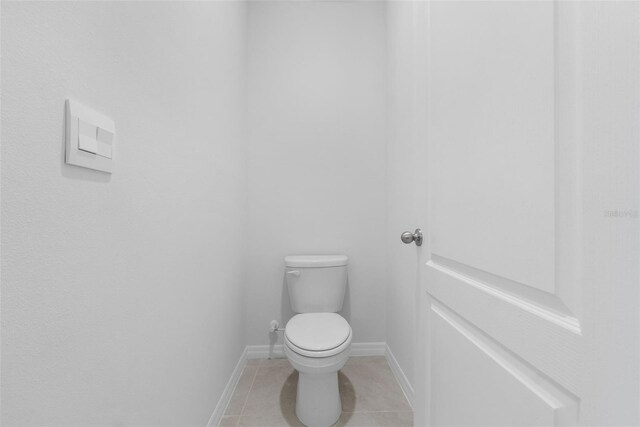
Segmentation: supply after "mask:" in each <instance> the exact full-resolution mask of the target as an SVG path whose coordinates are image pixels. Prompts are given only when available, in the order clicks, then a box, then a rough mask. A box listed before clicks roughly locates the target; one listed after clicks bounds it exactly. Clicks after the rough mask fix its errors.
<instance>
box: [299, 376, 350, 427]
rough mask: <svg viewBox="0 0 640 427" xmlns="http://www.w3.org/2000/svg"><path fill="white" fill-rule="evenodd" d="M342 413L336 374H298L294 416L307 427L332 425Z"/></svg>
mask: <svg viewBox="0 0 640 427" xmlns="http://www.w3.org/2000/svg"><path fill="white" fill-rule="evenodd" d="M341 413H342V403H341V402H340V390H339V388H338V372H337V371H334V372H329V373H325V374H305V373H302V372H299V376H298V392H297V395H296V415H297V416H298V419H299V420H300V421H302V423H303V424H304V425H306V426H308V427H328V426H331V425H333V424H334V423H335V422H336V421H338V418H340V414H341Z"/></svg>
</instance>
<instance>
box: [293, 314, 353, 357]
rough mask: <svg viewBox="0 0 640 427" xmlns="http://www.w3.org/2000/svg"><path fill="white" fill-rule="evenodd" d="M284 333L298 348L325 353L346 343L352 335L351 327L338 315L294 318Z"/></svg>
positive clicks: (303, 315)
mask: <svg viewBox="0 0 640 427" xmlns="http://www.w3.org/2000/svg"><path fill="white" fill-rule="evenodd" d="M284 333H285V335H286V336H287V339H288V340H289V341H291V343H292V344H293V345H295V346H296V347H298V348H301V349H303V350H309V351H325V350H330V349H332V348H336V347H338V346H339V345H340V344H342V343H344V342H345V341H346V340H347V338H349V335H350V334H351V327H350V326H349V323H348V322H347V321H346V320H345V319H344V317H342V316H340V315H339V314H337V313H304V314H297V315H295V316H293V317H292V318H291V320H289V322H288V323H287V326H286V328H285V331H284Z"/></svg>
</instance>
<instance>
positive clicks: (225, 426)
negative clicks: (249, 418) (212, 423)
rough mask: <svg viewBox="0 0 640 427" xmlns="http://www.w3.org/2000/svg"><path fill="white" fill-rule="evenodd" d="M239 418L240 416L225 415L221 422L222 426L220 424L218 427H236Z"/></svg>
mask: <svg viewBox="0 0 640 427" xmlns="http://www.w3.org/2000/svg"><path fill="white" fill-rule="evenodd" d="M239 418H240V416H238V415H233V416H227V415H225V416H224V417H222V419H221V420H220V424H218V427H236V425H237V424H238V419H239Z"/></svg>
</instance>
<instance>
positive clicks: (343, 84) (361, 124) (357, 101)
mask: <svg viewBox="0 0 640 427" xmlns="http://www.w3.org/2000/svg"><path fill="white" fill-rule="evenodd" d="M248 46H249V60H248V65H249V74H248V79H249V80H248V82H249V83H248V93H249V104H248V105H249V123H250V138H249V207H250V209H249V212H250V214H249V224H250V227H249V240H248V241H247V242H246V247H247V250H248V252H249V256H248V258H247V263H246V267H247V268H248V270H249V280H248V292H247V301H246V314H247V339H248V341H247V342H248V344H267V343H269V342H270V339H271V340H273V339H274V337H273V336H269V334H268V332H267V329H268V326H269V320H271V319H281V320H282V321H283V326H284V322H286V321H287V320H288V319H289V317H290V316H291V314H292V313H291V311H290V306H289V300H288V296H287V294H286V288H285V287H284V282H283V270H284V267H283V257H284V256H285V255H287V254H302V253H335V252H337V253H345V254H347V255H348V256H349V257H350V266H349V288H348V295H347V300H346V305H345V309H344V310H343V314H345V316H346V317H347V318H348V320H349V322H350V324H351V326H352V328H353V330H354V341H355V342H367V341H384V340H385V331H384V328H385V320H384V317H385V309H384V307H385V302H384V298H385V274H386V273H385V253H386V251H385V227H386V209H385V203H386V199H385V154H386V153H385V150H386V142H385V132H386V129H385V127H386V126H385V122H386V116H385V91H386V80H385V64H386V41H385V5H384V3H382V2H253V3H251V5H250V7H249V41H248Z"/></svg>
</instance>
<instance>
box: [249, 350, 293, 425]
mask: <svg viewBox="0 0 640 427" xmlns="http://www.w3.org/2000/svg"><path fill="white" fill-rule="evenodd" d="M284 360H285V361H286V362H287V363H286V364H284V363H281V362H276V363H269V364H265V365H261V366H259V367H258V371H257V372H256V375H255V378H254V380H253V386H252V387H251V391H250V392H249V395H248V396H247V402H246V403H245V405H244V410H243V411H242V415H272V414H283V415H289V414H293V413H295V412H294V411H295V402H296V389H297V384H298V372H297V371H296V370H294V369H293V367H292V366H291V365H290V364H289V363H288V360H286V359H284Z"/></svg>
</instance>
